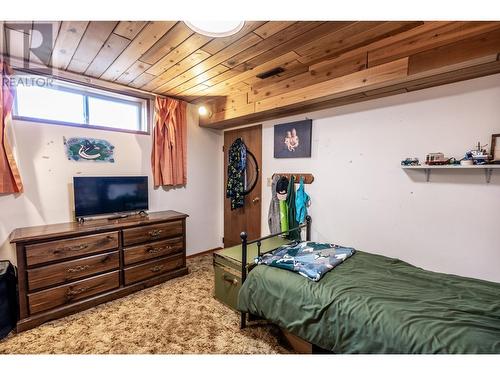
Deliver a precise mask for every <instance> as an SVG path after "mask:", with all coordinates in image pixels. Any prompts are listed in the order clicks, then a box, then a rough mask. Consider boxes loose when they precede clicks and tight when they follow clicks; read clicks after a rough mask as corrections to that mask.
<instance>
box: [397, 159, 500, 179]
mask: <svg viewBox="0 0 500 375" xmlns="http://www.w3.org/2000/svg"><path fill="white" fill-rule="evenodd" d="M401 168H403V169H414V170H423V171H424V172H425V177H426V181H427V182H429V180H430V177H431V171H432V170H435V169H447V170H450V169H482V170H484V176H485V178H486V183H488V184H489V183H490V180H491V174H492V173H493V170H494V169H500V165H499V164H485V165H416V166H401Z"/></svg>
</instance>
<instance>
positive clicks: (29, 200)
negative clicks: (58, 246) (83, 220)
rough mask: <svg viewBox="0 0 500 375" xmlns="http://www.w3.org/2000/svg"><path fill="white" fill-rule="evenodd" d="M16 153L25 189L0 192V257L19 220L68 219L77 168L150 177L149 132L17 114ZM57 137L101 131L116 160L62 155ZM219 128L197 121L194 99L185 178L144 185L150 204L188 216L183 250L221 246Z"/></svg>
mask: <svg viewBox="0 0 500 375" xmlns="http://www.w3.org/2000/svg"><path fill="white" fill-rule="evenodd" d="M13 130H14V144H13V146H14V152H15V154H16V160H17V162H18V166H19V170H20V173H21V176H22V179H23V183H24V187H25V192H24V193H23V194H20V195H18V196H14V195H0V259H10V260H12V261H14V260H15V253H14V249H13V248H12V246H11V245H10V244H9V243H8V235H9V233H10V232H11V231H12V230H13V229H14V228H17V227H25V226H32V225H41V224H50V223H58V222H64V221H69V220H73V201H72V178H73V176H75V175H82V176H84V175H95V176H106V175H148V176H149V177H150V179H149V185H150V186H151V185H152V177H151V166H150V165H151V161H150V160H151V140H152V137H151V136H149V135H134V134H127V133H120V132H112V131H102V130H90V129H82V128H73V127H67V126H57V125H42V124H38V123H29V122H20V121H15V122H14V125H13ZM63 136H65V137H67V138H69V137H74V136H88V137H95V138H103V139H106V140H108V141H110V142H111V143H112V144H114V145H115V155H116V158H115V159H116V162H115V163H94V162H74V161H69V160H67V158H66V156H65V149H64V144H63ZM221 147H222V137H221V136H220V133H219V132H216V131H212V130H206V129H202V128H200V127H199V126H198V115H197V113H196V108H195V107H194V106H191V105H190V106H188V183H187V186H186V187H185V188H184V187H183V188H176V189H170V190H164V189H161V188H160V189H156V190H153V188H152V187H150V211H160V210H168V209H172V210H177V211H181V212H185V213H187V214H189V215H190V217H189V218H188V219H187V253H188V254H193V253H196V252H199V251H204V250H207V249H210V248H214V247H218V246H221V232H222V228H221V222H222V219H221V217H222V212H221V211H220V207H221V205H222V200H221V199H222V198H221V195H220V191H221V189H222V179H218V178H214V177H213V170H222V164H221V163H222V161H221V160H220V150H221Z"/></svg>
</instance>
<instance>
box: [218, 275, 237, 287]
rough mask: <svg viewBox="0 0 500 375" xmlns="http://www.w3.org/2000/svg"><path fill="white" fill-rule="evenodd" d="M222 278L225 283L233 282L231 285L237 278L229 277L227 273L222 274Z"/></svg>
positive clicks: (234, 283) (235, 282)
mask: <svg viewBox="0 0 500 375" xmlns="http://www.w3.org/2000/svg"><path fill="white" fill-rule="evenodd" d="M222 279H223V280H224V281H225V282H226V283H230V284H233V285H236V284H238V279H236V278H234V279H233V278H231V277H229V276H227V275H224V276H223V277H222Z"/></svg>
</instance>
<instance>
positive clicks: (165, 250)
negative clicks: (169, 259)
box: [123, 237, 184, 266]
mask: <svg viewBox="0 0 500 375" xmlns="http://www.w3.org/2000/svg"><path fill="white" fill-rule="evenodd" d="M183 250H184V239H183V238H182V237H176V238H172V239H170V240H164V241H157V242H151V243H148V244H145V245H138V246H134V247H128V248H126V249H124V250H123V251H124V253H123V254H124V255H123V258H124V263H125V265H127V266H128V265H130V264H132V263H137V262H142V261H144V260H149V259H153V258H158V257H163V256H167V255H172V254H175V253H178V252H181V251H183Z"/></svg>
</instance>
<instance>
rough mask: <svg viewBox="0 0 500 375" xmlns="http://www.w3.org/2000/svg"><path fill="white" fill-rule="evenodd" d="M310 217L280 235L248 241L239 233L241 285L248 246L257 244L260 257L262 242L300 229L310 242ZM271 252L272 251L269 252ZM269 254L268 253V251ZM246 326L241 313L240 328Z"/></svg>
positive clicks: (243, 280)
mask: <svg viewBox="0 0 500 375" xmlns="http://www.w3.org/2000/svg"><path fill="white" fill-rule="evenodd" d="M311 222H312V219H311V216H309V215H307V216H306V222H305V223H303V224H300V225H299V226H297V227H295V228H292V229H288V230H286V231H284V232H280V233H275V234H270V235H269V236H265V237H261V238H258V239H256V240H252V241H248V234H247V232H241V234H240V238H241V285H243V283H244V282H245V280H246V278H247V255H248V254H247V250H248V245H251V244H254V243H257V256H259V257H260V255H261V252H260V247H261V244H262V241H264V240H267V239H269V238H273V237H277V236H281V235H283V234H286V233H290V232H293V231H296V230H298V231H302V228H306V241H311ZM270 251H272V250H270ZM268 252H269V251H268ZM250 271H251V267H248V272H250ZM246 325H247V313H244V312H242V313H241V321H240V328H241V329H243V328H245V327H246Z"/></svg>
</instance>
